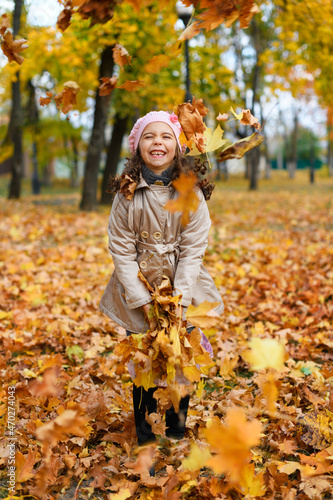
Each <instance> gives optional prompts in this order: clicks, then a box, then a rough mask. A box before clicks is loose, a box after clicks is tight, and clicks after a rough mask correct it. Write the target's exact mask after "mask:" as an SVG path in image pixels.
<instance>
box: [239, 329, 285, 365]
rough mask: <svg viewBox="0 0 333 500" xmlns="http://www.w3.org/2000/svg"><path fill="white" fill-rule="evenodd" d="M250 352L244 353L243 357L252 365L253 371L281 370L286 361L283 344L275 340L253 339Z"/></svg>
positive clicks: (250, 343)
mask: <svg viewBox="0 0 333 500" xmlns="http://www.w3.org/2000/svg"><path fill="white" fill-rule="evenodd" d="M248 345H249V347H250V350H247V351H244V352H243V353H242V357H243V358H244V359H245V361H247V362H248V363H250V365H251V368H252V370H265V369H267V368H274V369H275V370H281V369H282V368H283V366H284V361H285V350H284V346H283V344H281V343H280V342H278V341H277V340H275V339H261V338H259V337H253V338H252V339H251V340H250V342H249V343H248Z"/></svg>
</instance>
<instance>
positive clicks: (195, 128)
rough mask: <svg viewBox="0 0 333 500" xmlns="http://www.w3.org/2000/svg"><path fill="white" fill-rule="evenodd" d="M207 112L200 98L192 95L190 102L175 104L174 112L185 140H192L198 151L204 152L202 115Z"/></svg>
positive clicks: (204, 128)
mask: <svg viewBox="0 0 333 500" xmlns="http://www.w3.org/2000/svg"><path fill="white" fill-rule="evenodd" d="M207 112H208V109H207V108H206V107H205V106H204V104H203V101H202V99H195V97H193V101H192V103H190V102H186V103H183V104H180V105H179V106H177V108H176V110H175V114H176V115H177V116H178V119H179V123H180V124H181V126H182V129H183V133H184V134H185V137H186V140H187V141H193V142H194V143H195V145H196V146H197V148H198V150H199V151H200V152H202V153H203V152H204V147H205V137H204V132H205V130H206V126H205V124H204V122H203V119H202V118H203V116H205V115H206V114H207Z"/></svg>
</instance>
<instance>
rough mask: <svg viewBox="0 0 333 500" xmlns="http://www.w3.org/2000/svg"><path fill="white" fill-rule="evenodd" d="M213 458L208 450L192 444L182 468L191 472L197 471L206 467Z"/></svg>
mask: <svg viewBox="0 0 333 500" xmlns="http://www.w3.org/2000/svg"><path fill="white" fill-rule="evenodd" d="M211 457H212V455H211V453H210V451H209V449H208V448H200V447H199V446H198V445H197V444H195V443H191V449H190V453H189V455H188V456H187V457H186V458H184V460H183V462H182V466H183V467H184V468H185V469H187V470H190V471H197V470H199V469H201V468H202V467H205V465H206V464H207V462H208V460H209V459H210V458H211Z"/></svg>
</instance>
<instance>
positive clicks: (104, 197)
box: [101, 113, 128, 205]
mask: <svg viewBox="0 0 333 500" xmlns="http://www.w3.org/2000/svg"><path fill="white" fill-rule="evenodd" d="M127 122H128V116H125V117H124V118H122V117H121V116H120V115H119V114H118V113H117V114H116V116H115V120H114V125H113V130H112V136H111V140H110V144H109V148H108V155H107V158H106V163H105V169H104V174H103V183H102V194H101V204H102V205H110V204H111V203H112V198H113V197H112V194H111V193H107V191H106V190H107V189H108V186H109V180H110V177H114V176H115V175H116V173H117V166H118V162H119V158H120V153H121V145H122V142H123V138H124V135H125V132H126V128H127Z"/></svg>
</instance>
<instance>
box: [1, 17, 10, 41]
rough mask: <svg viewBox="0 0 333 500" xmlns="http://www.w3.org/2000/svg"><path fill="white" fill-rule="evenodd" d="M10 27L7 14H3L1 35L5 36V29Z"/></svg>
mask: <svg viewBox="0 0 333 500" xmlns="http://www.w3.org/2000/svg"><path fill="white" fill-rule="evenodd" d="M9 27H10V22H9V18H8V16H7V14H2V16H1V17H0V35H1V36H3V35H4V34H5V31H6V30H7V29H8V28H9Z"/></svg>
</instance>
